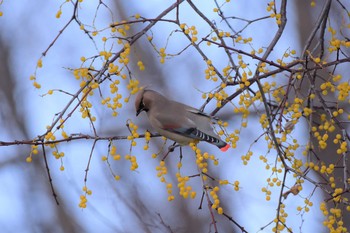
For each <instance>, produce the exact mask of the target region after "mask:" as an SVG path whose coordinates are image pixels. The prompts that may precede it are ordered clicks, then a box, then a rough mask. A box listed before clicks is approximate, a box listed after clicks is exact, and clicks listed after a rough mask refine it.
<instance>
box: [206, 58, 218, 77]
mask: <svg viewBox="0 0 350 233" xmlns="http://www.w3.org/2000/svg"><path fill="white" fill-rule="evenodd" d="M204 72H205V79H207V80H212V81H214V82H216V81H218V76H217V73H216V71H215V68H214V66H213V64H212V61H211V60H207V69H205V71H204Z"/></svg>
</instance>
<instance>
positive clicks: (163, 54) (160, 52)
mask: <svg viewBox="0 0 350 233" xmlns="http://www.w3.org/2000/svg"><path fill="white" fill-rule="evenodd" d="M158 53H159V56H160V63H161V64H164V62H165V57H166V53H165V48H160V49H159V51H158Z"/></svg>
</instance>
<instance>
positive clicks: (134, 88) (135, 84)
mask: <svg viewBox="0 0 350 233" xmlns="http://www.w3.org/2000/svg"><path fill="white" fill-rule="evenodd" d="M139 84H140V82H139V80H137V79H130V81H129V84H128V85H127V86H126V87H127V88H128V90H129V91H130V93H131V94H132V95H134V94H136V93H137V92H138V91H139V90H140V87H139Z"/></svg>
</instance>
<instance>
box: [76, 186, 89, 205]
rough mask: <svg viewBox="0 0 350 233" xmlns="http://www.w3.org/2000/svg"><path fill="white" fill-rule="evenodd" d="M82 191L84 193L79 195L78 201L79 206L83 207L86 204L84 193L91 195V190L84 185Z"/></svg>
mask: <svg viewBox="0 0 350 233" xmlns="http://www.w3.org/2000/svg"><path fill="white" fill-rule="evenodd" d="M83 192H84V195H80V202H79V207H80V208H82V209H84V208H86V206H87V201H88V200H87V198H86V195H91V194H92V191H91V190H90V189H88V188H87V187H86V186H84V187H83Z"/></svg>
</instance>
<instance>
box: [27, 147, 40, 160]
mask: <svg viewBox="0 0 350 233" xmlns="http://www.w3.org/2000/svg"><path fill="white" fill-rule="evenodd" d="M38 153H39V151H38V145H32V146H31V151H30V154H29V156H27V158H26V162H27V163H31V162H32V161H33V159H32V156H33V155H36V154H38Z"/></svg>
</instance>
